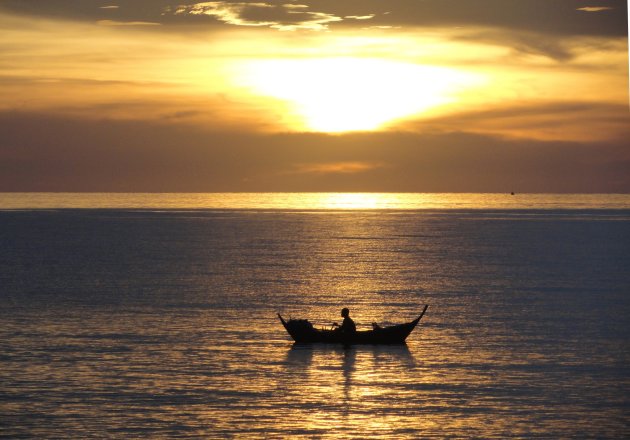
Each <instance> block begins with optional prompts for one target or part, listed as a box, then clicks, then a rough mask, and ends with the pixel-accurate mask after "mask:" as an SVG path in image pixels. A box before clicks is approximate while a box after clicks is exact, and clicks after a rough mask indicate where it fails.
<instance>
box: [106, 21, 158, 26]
mask: <svg viewBox="0 0 630 440" xmlns="http://www.w3.org/2000/svg"><path fill="white" fill-rule="evenodd" d="M96 24H98V25H99V26H161V25H162V23H155V22H152V21H115V20H98V21H97V22H96Z"/></svg>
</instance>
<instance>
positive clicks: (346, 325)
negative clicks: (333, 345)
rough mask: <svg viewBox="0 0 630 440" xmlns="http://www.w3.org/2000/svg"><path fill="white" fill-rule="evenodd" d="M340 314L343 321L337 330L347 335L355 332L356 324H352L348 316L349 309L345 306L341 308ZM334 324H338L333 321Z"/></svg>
mask: <svg viewBox="0 0 630 440" xmlns="http://www.w3.org/2000/svg"><path fill="white" fill-rule="evenodd" d="M341 316H342V317H343V322H342V323H341V327H339V328H338V329H337V331H338V332H340V333H344V334H347V335H353V334H355V333H356V332H357V326H356V325H355V324H354V321H353V320H352V318H351V317H350V310H349V309H348V308H347V307H344V308H343V309H341ZM334 325H335V326H336V325H338V324H337V323H335V324H334Z"/></svg>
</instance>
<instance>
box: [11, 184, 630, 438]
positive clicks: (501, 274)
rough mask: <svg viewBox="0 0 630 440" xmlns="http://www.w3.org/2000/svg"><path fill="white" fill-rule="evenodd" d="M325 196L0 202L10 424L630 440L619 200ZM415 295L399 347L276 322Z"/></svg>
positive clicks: (41, 429)
mask: <svg viewBox="0 0 630 440" xmlns="http://www.w3.org/2000/svg"><path fill="white" fill-rule="evenodd" d="M337 196H338V198H337V199H336V200H344V197H345V203H350V205H346V206H345V207H344V208H343V209H341V208H340V207H339V206H338V207H337V209H335V208H332V209H331V208H330V207H329V208H326V207H322V206H319V205H317V206H312V207H313V209H308V207H307V206H296V205H295V204H294V205H291V206H288V207H287V206H285V207H278V206H277V204H276V205H273V204H272V205H273V206H264V207H257V208H256V207H252V206H249V205H248V206H242V205H239V206H236V207H232V208H230V207H229V206H214V205H213V206H205V208H206V209H198V208H194V207H193V206H190V205H189V204H187V203H183V202H181V201H180V204H179V205H178V204H177V203H175V204H172V203H171V204H168V206H153V205H151V206H148V205H149V204H150V203H156V202H155V201H153V202H151V201H150V197H151V196H149V195H145V196H143V197H144V199H143V198H142V197H141V196H138V195H136V197H139V198H140V199H141V200H144V202H143V203H138V202H136V205H134V206H128V205H125V206H124V207H120V206H118V207H112V206H109V205H108V208H109V209H94V208H95V206H90V204H89V200H90V199H89V195H82V196H81V197H83V199H82V200H83V202H81V203H83V205H81V206H78V207H80V208H84V209H58V208H61V207H64V206H65V205H63V206H62V205H61V204H60V203H59V202H56V203H57V204H56V205H55V202H54V201H51V199H49V200H48V201H47V202H46V203H48V205H47V206H41V204H38V205H37V206H35V204H33V203H31V204H29V203H26V202H25V201H24V200H22V205H21V206H16V205H15V204H13V205H11V204H9V203H8V202H7V200H8V199H9V198H10V197H13V199H12V200H13V201H15V200H16V199H15V197H16V196H15V195H10V196H7V195H5V198H4V199H3V198H2V196H0V208H4V210H3V211H0V293H1V297H0V299H1V301H0V314H1V321H0V437H1V436H5V437H9V438H90V437H91V438H225V437H228V438H229V437H238V438H289V437H300V436H302V437H306V438H335V439H337V438H419V437H420V438H431V437H433V438H443V437H477V438H506V437H519V438H522V437H533V438H541V437H542V438H624V437H625V438H627V437H628V435H629V434H630V416H629V410H630V397H629V394H630V387H629V385H630V376H629V373H630V367H629V366H628V365H629V363H630V350H629V348H630V347H629V343H628V340H629V337H630V327H629V318H628V316H630V295H629V294H630V292H629V290H630V287H629V286H630V205H628V204H627V196H599V198H598V196H584V197H592V199H591V200H592V201H591V202H588V201H584V200H585V199H579V198H578V196H574V199H572V200H571V201H570V203H569V204H568V205H562V202H561V201H560V199H561V197H560V196H548V198H547V199H546V200H547V201H548V203H547V204H545V203H544V200H545V199H544V196H536V197H538V200H539V205H537V206H530V203H532V200H533V198H534V196H530V197H531V198H530V199H529V201H527V203H525V204H521V205H519V204H516V205H512V206H511V207H507V208H506V207H497V206H496V203H498V202H497V200H499V199H500V198H507V197H508V196H506V195H495V196H488V195H485V196H484V195H479V196H474V195H469V196H468V197H469V198H468V199H466V196H463V195H460V200H463V201H462V202H461V203H464V204H465V206H464V208H466V209H463V208H462V207H461V205H453V204H451V205H449V206H442V207H440V208H439V209H418V208H417V207H415V208H413V209H410V208H404V207H400V206H398V205H395V204H390V205H388V208H389V209H378V208H379V207H382V206H381V205H379V206H377V209H373V207H372V208H371V207H370V206H366V203H368V202H366V200H368V199H369V197H373V195H345V196H344V195H337ZM40 197H44V195H40ZM51 197H59V195H54V196H51ZM102 197H105V196H103V195H100V196H95V197H94V199H93V200H95V201H96V202H94V204H95V205H97V207H100V208H102V207H103V205H102V200H103V199H102ZM107 197H109V196H107ZM125 197H131V195H129V196H125ZM165 197H166V196H165ZM170 197H174V196H170ZM182 197H184V196H182ZM186 197H188V196H186ZM190 197H192V198H195V197H200V196H199V195H191V196H190ZM214 197H216V198H217V200H218V199H220V197H219V196H217V195H214ZM243 197H244V196H243ZM252 197H254V196H252ZM269 197H270V196H269ZM279 197H285V198H286V197H289V196H287V195H279ZM361 197H363V199H361ZM418 197H419V195H418ZM471 197H479V198H483V197H485V198H486V199H487V200H491V201H490V202H488V203H494V204H495V205H492V206H493V207H490V208H488V206H487V205H483V204H480V205H476V206H479V207H478V208H472V207H473V206H475V202H474V200H472V199H471ZM516 197H519V196H518V195H517V196H516ZM607 197H609V198H608V199H607ZM624 197H625V199H624ZM44 198H45V197H44ZM289 198H290V197H289ZM366 198H367V199H366ZM18 199H19V198H18ZM42 200H43V199H39V202H41V201H42ZM86 200H87V201H88V202H86ZM182 200H183V199H182ZM434 200H439V199H434ZM492 200H494V201H492ZM554 200H555V201H554ZM118 201H120V198H119V199H118ZM39 202H38V203H39ZM86 203H87V206H86V205H85V204H86ZM213 203H214V202H213ZM226 203H227V202H226ZM248 203H250V204H255V202H252V201H250V202H248ZM274 203H277V202H274ZM294 203H295V202H294ZM390 203H393V202H390ZM414 203H415V202H414ZM458 203H460V202H458ZM501 203H503V202H501ZM508 203H515V202H512V201H510V202H508ZM567 203H568V202H567ZM576 203H577V204H580V206H575V204H576ZM466 204H467V205H466ZM33 208H36V209H33ZM43 208H45V209H43ZM85 208H88V209H85ZM352 208H359V209H355V210H352ZM424 304H429V305H430V306H429V309H428V311H427V313H426V315H425V317H424V318H423V319H422V321H421V323H420V326H419V327H418V328H417V329H416V330H415V331H414V333H412V334H411V336H410V337H409V339H408V342H407V345H406V346H398V347H373V346H360V347H352V348H343V347H336V346H294V345H293V344H292V342H291V341H290V339H289V337H288V335H287V334H286V333H285V331H284V329H283V328H282V327H281V325H280V323H279V322H278V320H277V317H276V313H277V312H281V313H282V314H284V315H287V316H293V317H301V318H308V319H310V320H311V321H313V322H315V324H316V325H317V326H324V325H330V323H331V322H333V321H340V317H339V316H338V315H339V310H340V308H341V307H343V306H349V307H350V308H351V314H352V315H353V317H354V319H355V321H356V322H357V323H358V324H359V326H362V325H369V323H371V322H372V321H377V322H379V323H381V324H382V325H386V324H391V323H394V322H404V321H408V320H410V319H412V318H414V317H415V316H416V315H417V314H418V313H419V311H420V310H421V309H422V306H423V305H424Z"/></svg>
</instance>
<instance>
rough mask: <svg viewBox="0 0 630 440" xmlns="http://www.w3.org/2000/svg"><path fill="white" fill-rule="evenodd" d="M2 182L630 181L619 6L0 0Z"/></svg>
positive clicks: (550, 184)
mask: <svg viewBox="0 0 630 440" xmlns="http://www.w3.org/2000/svg"><path fill="white" fill-rule="evenodd" d="M0 27H1V28H2V29H3V31H2V36H1V37H0V45H1V47H2V50H1V52H0V54H1V55H0V129H1V130H2V131H3V132H4V133H5V136H2V138H0V169H1V170H2V173H0V191H22V190H27V191H30V190H36V191H46V190H50V191H427V192H430V191H456V192H476V191H483V192H486V191H490V192H492V191H497V192H503V191H512V190H514V191H520V192H528V191H532V192H611V191H612V192H628V191H630V153H629V151H630V150H629V149H628V141H627V139H628V138H630V137H629V136H628V135H629V132H630V130H629V129H630V119H629V114H628V44H627V43H628V39H627V9H626V3H625V2H623V1H614V0H609V1H605V0H593V1H590V2H589V1H586V2H580V1H575V0H554V1H553V2H549V1H545V0H467V1H464V0H459V1H455V0H427V1H424V2H418V1H413V0H405V1H398V0H397V1H390V2H382V1H370V0H364V1H344V2H338V1H330V0H329V1H312V2H308V1H306V2H289V1H288V0H286V1H283V2H271V1H267V2H260V1H256V2H228V1H212V2H190V1H189V2H183V1H179V2H177V1H161V0H151V1H148V0H134V1H131V0H129V1H109V2H108V1H96V0H93V1H92V0H83V1H71V0H49V1H47V2H39V1H35V0H32V1H28V0H27V1H24V0H23V1H17V0H15V1H12V0H4V1H0Z"/></svg>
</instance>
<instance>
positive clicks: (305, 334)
mask: <svg viewBox="0 0 630 440" xmlns="http://www.w3.org/2000/svg"><path fill="white" fill-rule="evenodd" d="M427 307H429V306H428V305H426V306H424V309H423V310H422V313H421V314H420V316H418V317H417V318H416V319H414V320H413V321H411V322H407V323H405V324H398V325H392V326H389V327H377V328H374V329H373V330H359V331H357V332H356V333H353V334H347V333H342V332H339V331H337V330H327V329H316V328H315V327H313V324H312V323H310V322H309V321H308V320H306V319H290V320H288V321H286V320H285V319H284V318H283V317H282V316H281V315H280V314H278V317H279V318H280V321H281V322H282V325H283V326H284V328H285V329H286V330H287V332H288V333H289V335H291V337H292V338H293V340H294V341H295V342H298V343H325V344H348V345H350V344H404V343H405V339H407V336H409V334H410V333H411V332H412V331H413V329H414V328H416V325H417V324H418V322H419V321H420V319H421V318H422V316H423V315H424V312H426V311H427Z"/></svg>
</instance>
